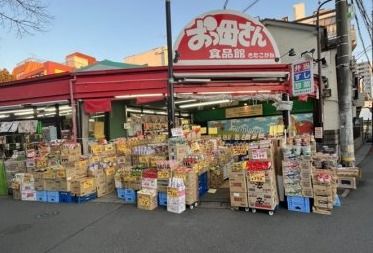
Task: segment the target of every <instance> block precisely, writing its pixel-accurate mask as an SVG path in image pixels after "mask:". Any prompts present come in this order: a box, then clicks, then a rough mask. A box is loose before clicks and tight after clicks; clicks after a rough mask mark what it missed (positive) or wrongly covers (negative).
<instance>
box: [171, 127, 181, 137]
mask: <svg viewBox="0 0 373 253" xmlns="http://www.w3.org/2000/svg"><path fill="white" fill-rule="evenodd" d="M171 134H172V136H173V137H183V136H184V133H183V129H182V128H181V127H177V128H172V129H171Z"/></svg>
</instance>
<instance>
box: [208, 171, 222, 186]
mask: <svg viewBox="0 0 373 253" xmlns="http://www.w3.org/2000/svg"><path fill="white" fill-rule="evenodd" d="M223 183H224V174H223V172H222V171H220V170H212V171H210V175H209V186H210V188H213V189H219V188H220V186H221V185H222V184H223Z"/></svg>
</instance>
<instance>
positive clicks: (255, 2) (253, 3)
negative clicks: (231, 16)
mask: <svg viewBox="0 0 373 253" xmlns="http://www.w3.org/2000/svg"><path fill="white" fill-rule="evenodd" d="M259 1H260V0H255V1H254V2H252V3H251V4H250V5H249V6H247V7H246V8H245V9H243V11H242V12H243V13H245V12H246V11H247V10H248V9H250V8H251V7H253V6H254V5H255V4H257V3H258V2H259Z"/></svg>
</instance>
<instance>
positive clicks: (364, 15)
mask: <svg viewBox="0 0 373 253" xmlns="http://www.w3.org/2000/svg"><path fill="white" fill-rule="evenodd" d="M352 3H355V6H356V7H357V9H358V10H359V12H360V15H361V17H362V19H363V22H364V24H365V28H366V30H367V31H368V34H369V36H370V38H371V39H372V36H373V34H372V33H371V27H372V20H370V18H369V15H368V14H367V11H366V8H365V5H364V3H363V2H362V1H361V0H356V2H354V1H352Z"/></svg>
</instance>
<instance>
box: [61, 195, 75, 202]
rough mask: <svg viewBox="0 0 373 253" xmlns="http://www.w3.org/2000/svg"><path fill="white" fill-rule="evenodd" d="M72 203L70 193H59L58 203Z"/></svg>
mask: <svg viewBox="0 0 373 253" xmlns="http://www.w3.org/2000/svg"><path fill="white" fill-rule="evenodd" d="M71 202H73V197H72V196H71V193H70V192H60V203H71Z"/></svg>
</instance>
